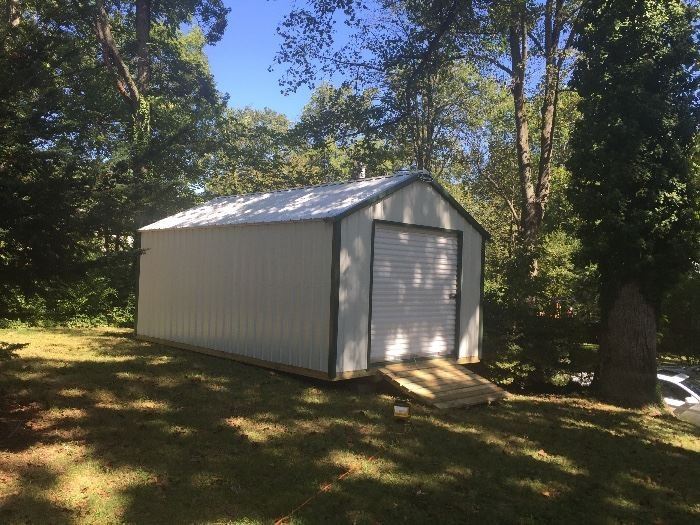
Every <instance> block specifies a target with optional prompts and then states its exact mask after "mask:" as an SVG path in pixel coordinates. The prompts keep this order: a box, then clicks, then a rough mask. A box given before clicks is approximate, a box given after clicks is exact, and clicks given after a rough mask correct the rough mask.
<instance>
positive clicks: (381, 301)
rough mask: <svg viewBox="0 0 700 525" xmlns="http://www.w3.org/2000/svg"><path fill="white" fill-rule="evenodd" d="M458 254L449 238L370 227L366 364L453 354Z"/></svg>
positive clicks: (392, 227) (395, 227) (402, 227)
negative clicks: (369, 288) (369, 282)
mask: <svg viewBox="0 0 700 525" xmlns="http://www.w3.org/2000/svg"><path fill="white" fill-rule="evenodd" d="M459 249H460V246H459V242H458V238H457V235H456V234H455V233H449V232H442V231H440V230H432V229H426V228H416V227H411V226H408V225H388V224H382V223H376V225H375V232H374V263H373V266H372V299H371V300H372V310H371V316H372V317H371V321H370V362H373V363H376V362H379V361H396V360H400V359H405V358H408V357H427V356H438V355H445V354H450V353H452V352H453V350H454V345H455V329H456V327H455V319H456V317H457V304H458V297H457V293H458V288H457V279H458V275H457V274H458V271H459V265H458V262H457V261H458V258H459V257H460V254H459Z"/></svg>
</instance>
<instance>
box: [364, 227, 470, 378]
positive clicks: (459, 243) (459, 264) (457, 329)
mask: <svg viewBox="0 0 700 525" xmlns="http://www.w3.org/2000/svg"><path fill="white" fill-rule="evenodd" d="M377 224H380V225H386V226H401V227H405V228H409V229H417V230H428V231H434V232H440V233H451V234H455V235H456V236H457V301H456V303H455V337H454V348H453V349H452V352H450V354H448V355H451V356H452V357H454V358H459V339H460V334H461V327H460V315H461V312H462V246H463V244H462V238H463V236H464V232H463V231H462V230H453V229H449V228H440V227H438V226H425V225H423V224H411V223H408V222H397V221H387V220H384V219H373V220H372V237H371V241H370V243H371V245H372V247H371V252H370V253H371V255H370V259H369V299H368V302H369V307H368V315H367V370H368V371H369V370H370V368H376V367H380V366H382V364H383V363H384V362H377V363H372V362H371V361H370V357H371V355H372V291H373V288H374V235H375V231H376V229H377ZM409 359H410V360H414V359H416V357H415V356H414V357H411V358H407V359H406V360H409ZM419 359H431V358H430V357H425V358H419ZM394 362H396V361H392V363H394ZM399 362H400V361H399Z"/></svg>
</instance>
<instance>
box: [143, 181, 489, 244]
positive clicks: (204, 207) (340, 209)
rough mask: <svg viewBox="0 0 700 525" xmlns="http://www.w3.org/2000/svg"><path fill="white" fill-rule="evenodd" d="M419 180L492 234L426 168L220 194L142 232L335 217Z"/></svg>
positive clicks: (478, 226)
mask: <svg viewBox="0 0 700 525" xmlns="http://www.w3.org/2000/svg"><path fill="white" fill-rule="evenodd" d="M419 179H420V180H423V181H425V182H427V183H429V184H431V185H432V186H433V187H434V188H435V189H436V190H438V192H439V193H440V194H441V195H442V196H443V197H445V198H446V199H447V200H448V201H449V202H450V203H451V204H452V205H453V206H454V207H455V208H457V210H458V211H459V212H460V213H461V214H462V215H463V216H464V217H465V218H466V219H467V220H468V221H469V222H470V223H472V224H473V225H474V226H475V228H476V229H477V230H479V232H481V233H482V234H483V235H484V236H486V237H488V236H489V235H488V233H487V232H486V230H484V229H483V227H482V226H481V225H480V224H479V223H477V222H476V220H474V218H473V217H472V216H471V215H469V213H467V211H466V210H465V209H464V208H463V207H462V206H461V205H460V204H459V203H457V201H455V200H454V198H453V197H452V196H451V195H450V194H449V193H448V192H447V191H446V190H445V189H444V188H443V187H442V186H440V185H439V184H438V183H437V182H435V181H434V180H433V179H432V178H431V177H430V175H429V174H428V173H427V172H398V173H396V174H394V175H388V176H384V177H370V178H367V179H360V180H352V181H347V182H335V183H330V184H321V185H317V186H305V187H303V188H293V189H289V190H279V191H271V192H267V193H248V194H245V195H231V196H228V197H217V198H216V199H212V200H210V201H208V202H205V203H204V204H201V205H200V206H196V207H194V208H191V209H189V210H185V211H182V212H180V213H176V214H175V215H171V216H170V217H166V218H165V219H161V220H159V221H157V222H154V223H153V224H149V225H148V226H144V227H143V228H141V229H139V231H140V232H143V231H153V230H172V229H180V228H206V227H212V226H228V225H235V224H263V223H273V222H298V221H311V220H337V219H340V218H342V217H345V216H346V215H349V214H350V213H353V212H354V211H356V210H358V209H360V208H364V207H365V206H368V205H370V204H372V203H374V202H377V201H379V200H381V199H383V198H384V197H386V196H388V195H390V194H391V193H393V192H395V191H396V190H398V189H400V188H403V187H404V186H406V185H408V184H410V183H412V182H414V181H416V180H419Z"/></svg>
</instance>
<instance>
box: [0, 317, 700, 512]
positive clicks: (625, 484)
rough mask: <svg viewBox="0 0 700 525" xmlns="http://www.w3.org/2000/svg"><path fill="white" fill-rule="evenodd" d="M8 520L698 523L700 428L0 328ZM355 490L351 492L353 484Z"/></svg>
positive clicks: (652, 417) (1, 461)
mask: <svg viewBox="0 0 700 525" xmlns="http://www.w3.org/2000/svg"><path fill="white" fill-rule="evenodd" d="M0 341H2V343H0V523H7V524H11V523H26V522H32V523H45V522H50V523H59V524H60V523H110V522H130V523H146V522H158V523H169V524H174V523H204V522H218V523H222V522H241V523H271V522H273V521H274V520H275V519H277V518H280V517H283V516H285V515H287V514H289V513H290V512H291V511H292V510H294V509H295V508H296V507H298V506H299V505H300V504H302V502H304V501H305V500H307V499H308V498H312V499H311V500H310V501H308V503H307V504H306V505H304V506H302V507H301V508H299V509H298V510H297V511H296V512H295V513H294V514H293V515H292V518H291V522H292V523H323V522H352V523H378V522H381V523H394V522H409V523H458V522H462V523H463V522H465V521H474V522H476V521H479V522H485V523H491V522H513V523H542V522H557V523H573V522H586V523H607V522H659V523H681V522H684V523H689V522H696V523H697V522H699V521H700V483H698V480H700V435H699V434H698V433H697V431H696V430H694V429H693V428H692V427H690V426H689V425H688V424H685V423H683V422H681V421H678V420H676V419H674V418H673V417H672V416H670V415H668V414H665V413H661V412H658V413H654V412H653V411H645V412H640V411H623V410H619V409H616V408H614V407H611V406H607V405H603V404H600V403H597V402H594V401H591V400H586V399H583V398H576V397H566V398H565V397H554V396H552V397H544V396H537V397H527V396H511V397H510V398H509V399H508V400H506V401H504V402H501V403H498V404H494V405H491V406H482V407H477V408H471V409H467V410H452V411H438V410H433V409H428V408H423V407H416V406H414V415H413V418H412V419H411V421H410V423H408V424H404V423H400V422H397V421H394V420H393V418H392V415H391V406H392V397H391V395H390V392H388V391H384V390H382V389H381V388H379V389H377V390H376V391H375V389H374V388H372V387H368V386H369V385H368V383H367V382H363V383H357V382H344V383H334V384H325V383H322V382H317V381H310V380H307V379H303V378H297V377H294V376H290V375H286V374H281V373H277V372H271V371H268V370H263V369H259V368H254V367H250V366H246V365H242V364H238V363H234V362H231V361H226V360H221V359H217V358H213V357H208V356H203V355H199V354H194V353H189V352H185V351H183V350H176V349H171V348H167V347H163V346H159V345H154V344H149V343H143V342H139V341H136V340H134V339H133V338H132V333H131V331H128V330H119V329H113V328H101V329H53V330H42V329H17V330H0ZM338 478H342V479H338Z"/></svg>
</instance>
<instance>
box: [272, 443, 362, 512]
mask: <svg viewBox="0 0 700 525" xmlns="http://www.w3.org/2000/svg"><path fill="white" fill-rule="evenodd" d="M375 459H376V458H375V456H371V457H370V458H368V459H367V462H370V461H374V460H375ZM358 470H360V467H359V466H355V467H350V468H349V469H348V470H346V471H345V472H343V473H342V474H341V475H340V476H338V477H337V478H336V479H335V482H337V481H342V480H343V479H345V478H347V477H348V476H349V475H350V474H352V473H353V472H356V471H358ZM333 483H334V481H331V482H329V483H326V484H325V485H322V486H321V488H320V489H319V490H318V492H316V494H313V495H312V496H310V497H308V498H306V499H305V500H304V501H303V502H302V503H301V504H300V505H298V506H297V507H296V508H294V509H292V511H291V512H290V513H289V514H287V515H286V516H282V517H281V518H278V519H277V520H275V525H283V524H284V523H287V521H288V520H289V518H291V517H292V515H293V514H294V513H295V512H297V511H298V510H299V509H301V508H303V507H305V506H306V505H308V504H309V502H311V501H313V500H314V499H316V498H317V497H318V496H319V495H321V494H323V493H324V492H328V491H329V490H331V487H333Z"/></svg>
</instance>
